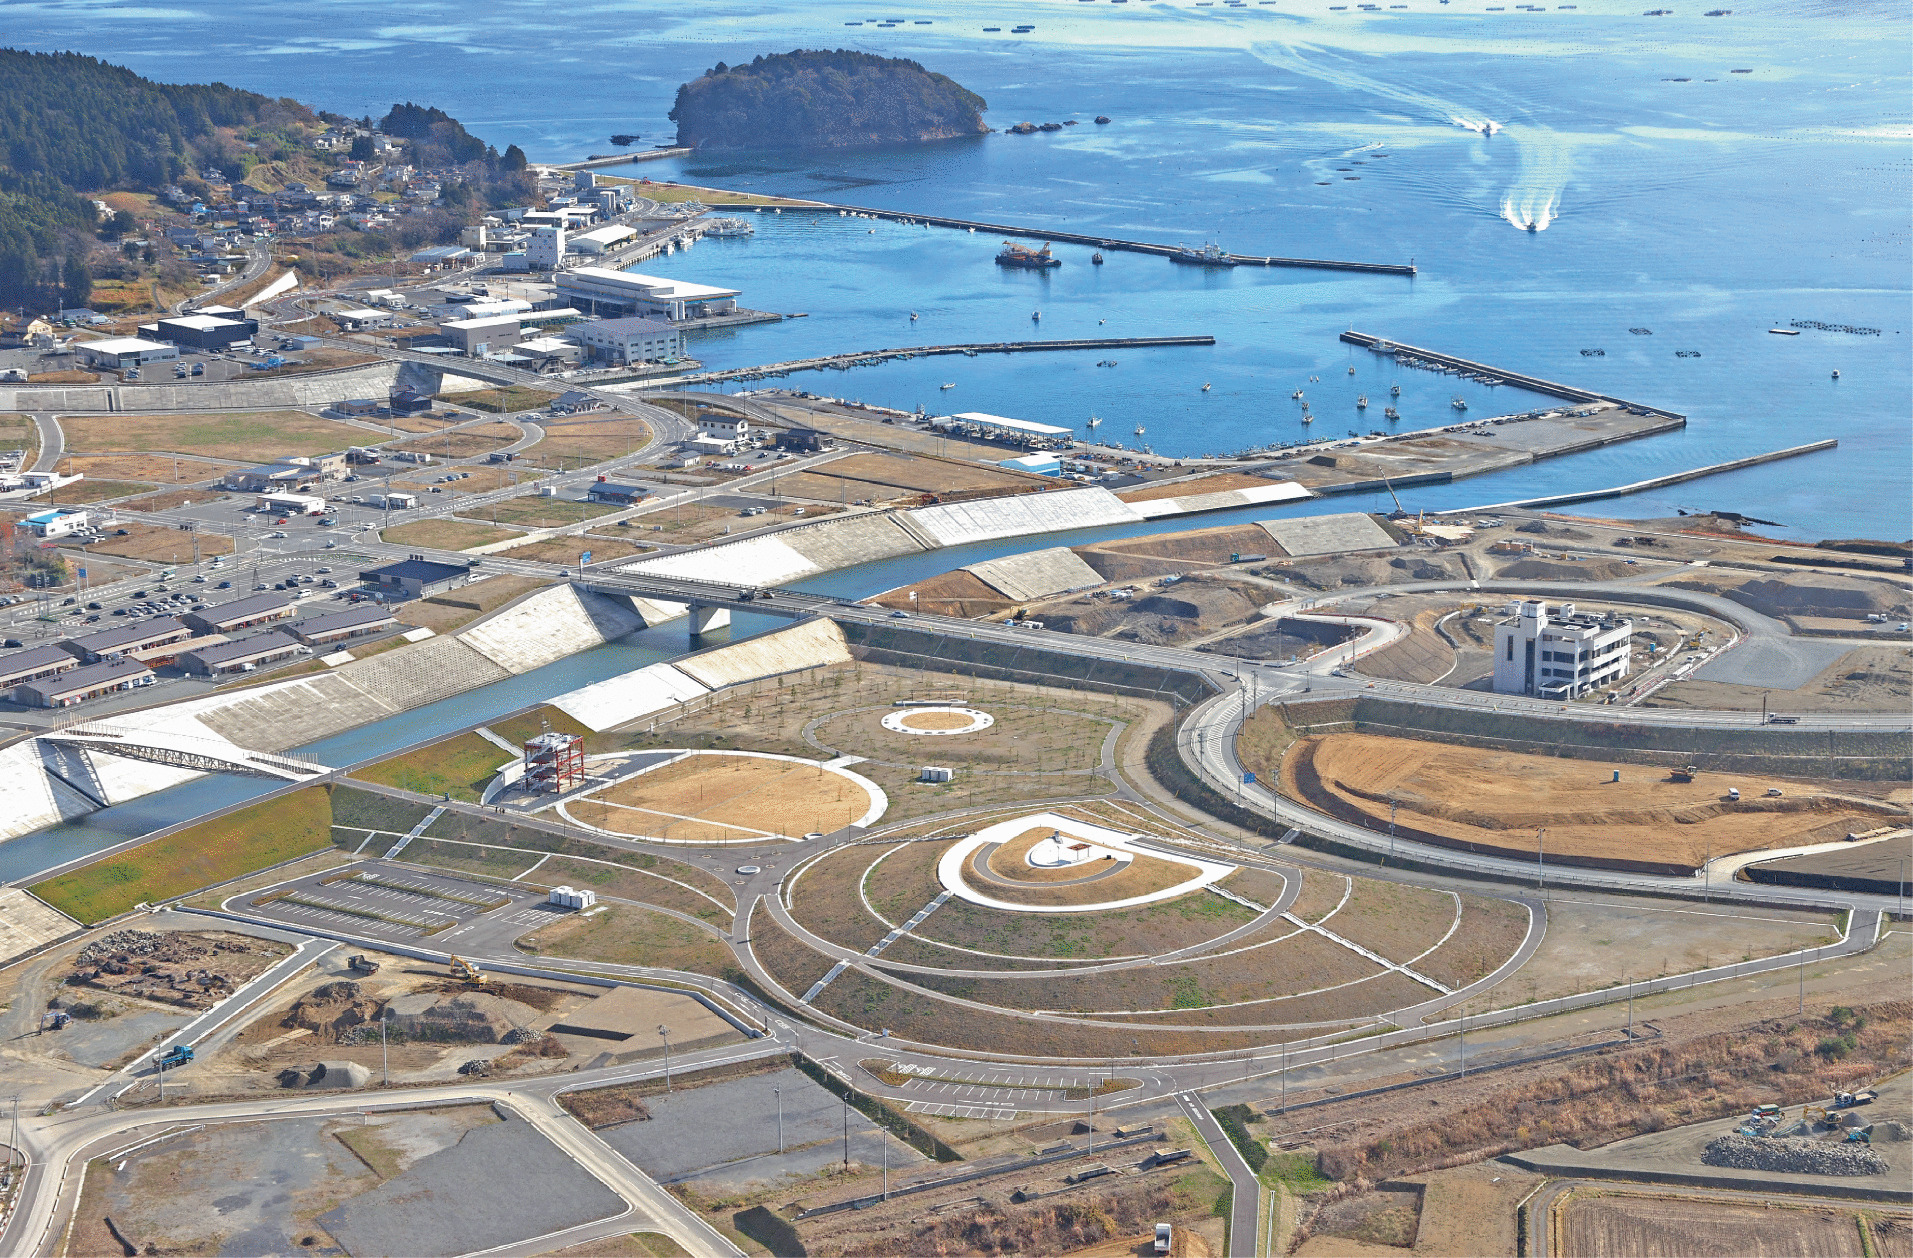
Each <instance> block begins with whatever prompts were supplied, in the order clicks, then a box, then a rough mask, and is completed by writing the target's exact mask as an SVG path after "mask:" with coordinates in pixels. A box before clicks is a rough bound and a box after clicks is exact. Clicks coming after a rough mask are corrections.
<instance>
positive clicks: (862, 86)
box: [670, 48, 989, 149]
mask: <svg viewBox="0 0 1913 1258" xmlns="http://www.w3.org/2000/svg"><path fill="white" fill-rule="evenodd" d="M987 108H988V106H987V105H986V104H985V103H984V101H983V98H982V97H981V96H978V95H977V94H976V93H975V92H972V91H969V90H967V89H965V88H964V87H963V86H962V85H960V84H958V83H956V82H954V81H953V80H951V79H949V78H946V77H945V76H943V75H941V74H934V73H932V72H931V71H929V70H926V69H924V68H923V67H922V66H921V65H918V64H917V63H916V62H914V61H907V60H903V59H901V58H892V57H878V56H873V55H872V54H870V53H865V52H852V51H849V50H847V49H841V48H840V49H838V50H837V51H836V52H825V51H821V50H820V51H808V50H799V51H796V52H788V53H780V54H776V55H773V56H769V57H758V58H756V59H755V60H753V61H752V62H751V63H750V64H749V65H735V66H727V65H725V64H724V63H723V62H721V61H720V62H718V63H717V65H715V66H713V67H712V68H711V70H710V72H709V73H707V74H705V75H704V76H703V77H702V78H699V79H696V80H694V81H692V82H690V83H686V84H684V85H683V86H681V87H679V88H678V97H677V103H676V104H675V105H674V106H672V109H671V115H670V116H671V120H672V121H673V122H675V123H677V124H678V143H679V144H680V145H685V146H688V147H693V148H724V149H753V148H755V149H773V148H774V149H842V148H870V147H875V146H878V145H888V144H921V143H924V142H926V141H930V140H953V139H957V138H958V137H961V136H966V135H979V134H982V133H983V132H986V131H988V130H989V127H987V126H985V125H984V122H983V111H984V110H985V109H987Z"/></svg>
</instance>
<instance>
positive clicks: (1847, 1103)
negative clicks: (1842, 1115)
mask: <svg viewBox="0 0 1913 1258" xmlns="http://www.w3.org/2000/svg"><path fill="white" fill-rule="evenodd" d="M1879 1099H1880V1094H1879V1093H1878V1092H1875V1091H1874V1090H1873V1089H1872V1088H1863V1089H1861V1090H1860V1091H1858V1092H1835V1093H1834V1094H1833V1108H1835V1109H1853V1108H1854V1107H1856V1106H1860V1105H1871V1104H1873V1103H1874V1102H1875V1101H1877V1100H1879Z"/></svg>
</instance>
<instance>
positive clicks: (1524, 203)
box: [1501, 193, 1556, 232]
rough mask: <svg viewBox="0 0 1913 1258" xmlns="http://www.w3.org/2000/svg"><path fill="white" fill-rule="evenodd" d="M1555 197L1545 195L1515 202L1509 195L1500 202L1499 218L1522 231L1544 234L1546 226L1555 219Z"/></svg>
mask: <svg viewBox="0 0 1913 1258" xmlns="http://www.w3.org/2000/svg"><path fill="white" fill-rule="evenodd" d="M1555 211H1556V206H1555V196H1554V194H1553V193H1547V194H1545V195H1544V196H1543V197H1533V196H1530V197H1524V198H1522V199H1521V200H1520V201H1516V200H1515V197H1514V194H1513V193H1509V194H1508V196H1507V197H1505V198H1504V199H1503V200H1502V202H1501V217H1503V218H1505V219H1507V220H1508V221H1509V222H1510V223H1513V224H1514V225H1515V226H1516V227H1519V228H1520V229H1521V230H1523V231H1531V232H1544V231H1546V230H1548V224H1549V223H1552V222H1553V221H1554V219H1555Z"/></svg>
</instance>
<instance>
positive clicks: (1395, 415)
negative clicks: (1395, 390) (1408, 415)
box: [1382, 406, 1402, 419]
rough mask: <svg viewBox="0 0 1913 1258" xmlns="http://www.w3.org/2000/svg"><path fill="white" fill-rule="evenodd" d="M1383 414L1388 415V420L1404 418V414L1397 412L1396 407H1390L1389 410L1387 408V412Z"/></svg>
mask: <svg viewBox="0 0 1913 1258" xmlns="http://www.w3.org/2000/svg"><path fill="white" fill-rule="evenodd" d="M1382 414H1384V415H1386V416H1388V418H1390V419H1400V418H1401V417H1402V413H1401V412H1400V411H1398V410H1396V409H1395V408H1394V407H1392V406H1391V407H1388V408H1387V409H1386V410H1384V411H1383V412H1382Z"/></svg>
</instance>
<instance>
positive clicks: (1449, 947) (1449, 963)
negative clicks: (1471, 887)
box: [1414, 895, 1528, 987]
mask: <svg viewBox="0 0 1913 1258" xmlns="http://www.w3.org/2000/svg"><path fill="white" fill-rule="evenodd" d="M1527 934H1528V911H1527V909H1525V908H1523V907H1522V906H1521V905H1519V904H1515V903H1513V902H1511V901H1508V900H1491V899H1488V898H1487V897H1485V896H1476V895H1464V896H1462V897H1461V925H1460V926H1459V927H1458V928H1456V930H1455V933H1454V935H1453V936H1451V937H1450V938H1449V940H1448V942H1446V943H1444V944H1442V945H1441V946H1440V947H1439V948H1436V949H1435V950H1434V951H1433V952H1431V953H1429V954H1428V955H1427V956H1424V957H1421V958H1419V959H1417V960H1416V961H1415V962H1414V968H1415V970H1416V972H1417V973H1420V974H1426V975H1427V976H1428V977H1429V978H1432V979H1434V980H1435V981H1436V982H1437V983H1446V984H1447V985H1448V986H1450V987H1466V986H1467V985H1468V984H1470V983H1472V982H1474V981H1476V980H1477V979H1482V978H1486V977H1487V976H1488V975H1490V974H1492V973H1494V972H1495V970H1496V968H1498V967H1499V966H1500V965H1501V963H1502V962H1503V961H1506V960H1507V959H1508V958H1509V957H1511V956H1513V955H1514V950H1515V949H1516V948H1518V947H1520V946H1521V941H1522V940H1523V939H1524V938H1526V937H1527Z"/></svg>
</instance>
